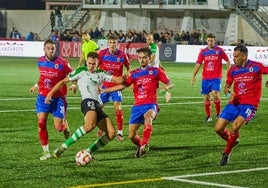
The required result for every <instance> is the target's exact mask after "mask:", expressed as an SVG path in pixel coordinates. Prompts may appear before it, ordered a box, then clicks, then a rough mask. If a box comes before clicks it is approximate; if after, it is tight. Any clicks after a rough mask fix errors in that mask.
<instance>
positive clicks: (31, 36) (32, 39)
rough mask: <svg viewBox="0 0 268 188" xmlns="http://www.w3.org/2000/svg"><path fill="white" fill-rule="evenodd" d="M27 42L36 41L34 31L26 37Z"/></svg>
mask: <svg viewBox="0 0 268 188" xmlns="http://www.w3.org/2000/svg"><path fill="white" fill-rule="evenodd" d="M26 41H34V34H33V32H32V31H30V32H29V33H28V34H27V35H26Z"/></svg>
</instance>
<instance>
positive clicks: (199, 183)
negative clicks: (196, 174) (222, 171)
mask: <svg viewBox="0 0 268 188" xmlns="http://www.w3.org/2000/svg"><path fill="white" fill-rule="evenodd" d="M173 180H174V181H180V182H186V183H191V184H198V185H210V186H215V187H227V188H247V187H240V186H234V185H227V184H219V183H211V182H204V181H195V180H187V179H173Z"/></svg>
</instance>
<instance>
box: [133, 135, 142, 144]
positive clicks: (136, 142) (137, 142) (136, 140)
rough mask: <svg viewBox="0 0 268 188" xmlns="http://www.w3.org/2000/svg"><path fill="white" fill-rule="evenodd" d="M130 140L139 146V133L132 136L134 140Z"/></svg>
mask: <svg viewBox="0 0 268 188" xmlns="http://www.w3.org/2000/svg"><path fill="white" fill-rule="evenodd" d="M132 142H133V143H134V144H135V145H137V146H138V147H140V146H141V139H140V137H139V135H136V136H135V137H134V140H132Z"/></svg>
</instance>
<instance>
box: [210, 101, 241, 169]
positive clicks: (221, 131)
mask: <svg viewBox="0 0 268 188" xmlns="http://www.w3.org/2000/svg"><path fill="white" fill-rule="evenodd" d="M238 115H239V110H238V108H237V107H236V106H235V105H233V104H228V105H226V106H225V108H224V109H223V110H222V112H221V114H220V116H219V119H218V120H217V123H216V125H215V132H216V133H217V134H218V135H219V136H220V137H221V138H222V139H224V140H225V141H226V147H225V149H224V152H223V155H222V159H221V161H220V165H226V164H227V163H228V161H229V157H230V153H231V150H232V148H233V147H234V146H235V145H236V144H238V135H239V134H236V133H234V132H233V131H230V130H228V129H227V128H226V126H227V124H228V123H229V122H235V121H236V119H237V117H238ZM235 124H236V123H235Z"/></svg>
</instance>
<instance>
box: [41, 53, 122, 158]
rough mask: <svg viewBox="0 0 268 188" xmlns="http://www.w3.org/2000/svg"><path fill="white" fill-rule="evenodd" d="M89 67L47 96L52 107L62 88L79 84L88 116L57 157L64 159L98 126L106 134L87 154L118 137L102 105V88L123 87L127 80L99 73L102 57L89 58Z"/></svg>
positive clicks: (67, 77)
mask: <svg viewBox="0 0 268 188" xmlns="http://www.w3.org/2000/svg"><path fill="white" fill-rule="evenodd" d="M86 63H87V66H86V67H80V68H77V69H75V70H74V71H73V72H71V73H70V74H69V75H68V76H66V77H65V78H64V79H62V80H60V81H59V82H58V83H57V84H56V85H55V86H54V87H53V88H52V89H51V91H50V92H49V93H48V94H47V97H46V99H45V102H46V103H47V104H50V103H51V102H52V101H51V96H53V95H54V93H57V92H58V91H59V90H60V88H61V87H62V86H63V85H65V84H66V83H68V82H70V81H77V85H78V88H79V90H80V93H81V97H82V101H81V111H82V112H83V114H84V125H83V126H81V127H79V128H78V129H77V130H76V131H75V132H74V133H73V135H72V136H71V137H70V138H69V139H67V140H66V141H65V142H64V143H63V144H62V145H61V146H60V147H59V148H57V149H56V150H55V151H54V156H55V157H60V156H61V155H62V154H63V152H64V151H65V150H67V148H68V147H69V146H70V145H71V144H73V143H74V142H76V141H77V140H78V139H80V138H81V137H82V136H84V135H85V134H87V133H89V132H91V131H92V130H93V129H94V128H95V127H96V126H98V127H99V128H100V129H101V130H102V131H103V132H104V133H105V134H103V135H102V136H101V137H99V138H98V139H97V140H96V141H95V142H94V143H93V144H92V145H90V146H89V148H87V151H88V152H90V153H92V152H94V151H96V150H97V149H99V148H101V147H104V146H105V145H106V144H108V142H109V141H111V140H112V139H113V138H114V137H115V128H114V126H113V123H112V121H111V119H110V118H109V117H108V116H107V115H106V114H105V113H104V111H103V110H102V105H101V103H100V101H99V94H100V93H99V92H100V90H99V87H100V85H101V83H102V82H103V81H109V82H116V83H122V82H123V77H115V76H113V75H109V74H107V73H106V72H104V71H99V70H96V67H97V64H98V54H97V53H96V52H90V53H89V54H88V58H87V61H86Z"/></svg>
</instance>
